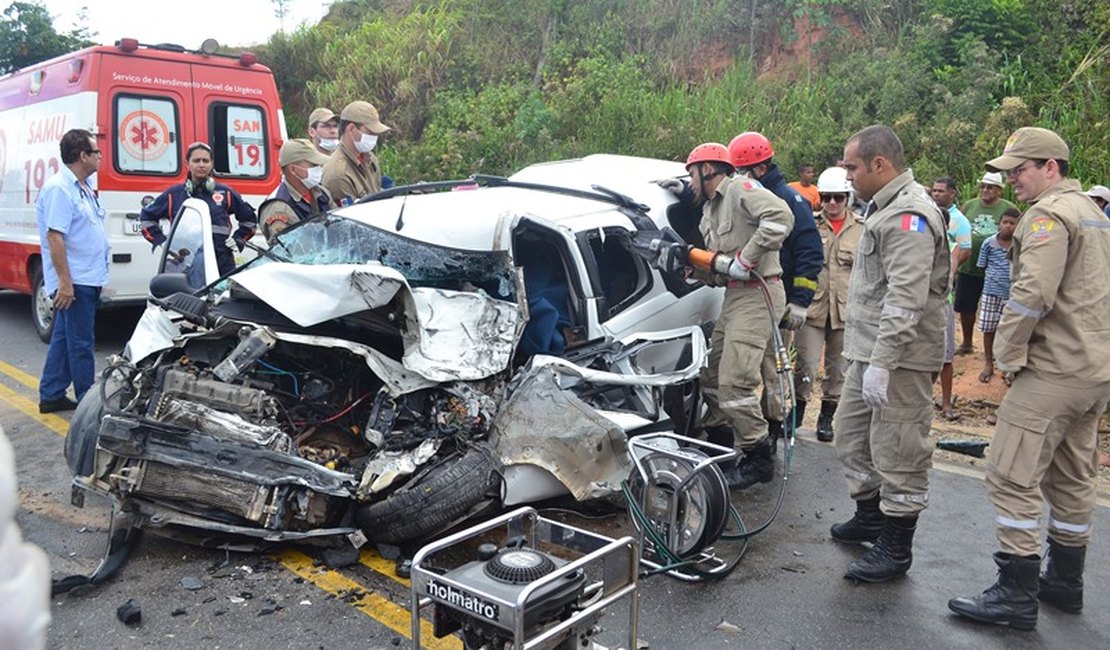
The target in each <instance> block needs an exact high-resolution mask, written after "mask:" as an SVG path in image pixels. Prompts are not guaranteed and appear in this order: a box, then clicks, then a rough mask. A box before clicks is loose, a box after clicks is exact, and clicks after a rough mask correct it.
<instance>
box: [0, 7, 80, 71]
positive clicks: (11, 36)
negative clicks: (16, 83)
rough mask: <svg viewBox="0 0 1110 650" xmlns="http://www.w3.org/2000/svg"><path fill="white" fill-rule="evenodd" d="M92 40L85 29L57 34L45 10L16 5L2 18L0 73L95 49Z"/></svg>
mask: <svg viewBox="0 0 1110 650" xmlns="http://www.w3.org/2000/svg"><path fill="white" fill-rule="evenodd" d="M89 36H90V35H89V30H88V29H87V28H84V27H81V28H78V29H74V30H71V31H69V32H66V33H58V32H57V31H55V29H54V18H53V17H52V16H51V15H50V12H49V11H47V10H46V7H44V6H42V5H40V4H37V3H35V2H13V3H11V4H10V5H8V8H7V9H5V10H4V14H3V16H2V17H0V73H8V72H11V71H12V70H18V69H19V68H25V67H27V66H29V65H33V64H35V63H38V62H40V61H45V60H47V59H52V58H54V57H56V56H61V55H62V54H66V53H67V52H72V51H74V50H79V49H81V48H82V47H87V46H89V45H92V44H93V43H92V41H90V40H89Z"/></svg>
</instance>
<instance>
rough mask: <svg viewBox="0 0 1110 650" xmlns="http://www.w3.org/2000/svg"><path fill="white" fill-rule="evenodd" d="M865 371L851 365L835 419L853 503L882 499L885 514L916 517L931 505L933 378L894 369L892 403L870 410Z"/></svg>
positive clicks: (839, 453) (860, 364) (856, 364)
mask: <svg viewBox="0 0 1110 650" xmlns="http://www.w3.org/2000/svg"><path fill="white" fill-rule="evenodd" d="M867 366H868V364H867V363H865V362H862V361H849V362H848V372H847V374H846V375H845V377H844V391H843V392H842V393H841V396H840V404H839V405H838V406H837V409H836V416H835V425H834V426H835V429H836V453H837V456H839V458H840V460H841V462H843V463H844V468H845V470H846V475H847V477H848V488H849V491H850V493H851V496H852V498H853V499H855V500H857V501H860V500H866V499H870V498H872V497H874V496H875V495H876V494H879V495H881V497H882V499H881V505H880V507H881V508H882V511H883V512H884V513H885V514H887V515H891V516H895V517H907V516H912V515H916V514H917V513H919V512H921V511H922V510H924V509H925V508H926V506H927V505H928V503H929V468H931V467H932V464H933V444H932V443H931V442H930V441H929V429H930V426H931V424H932V421H933V405H932V396H933V382H932V375H933V373H931V372H929V371H926V370H908V369H905V368H896V369H894V370H891V371H890V384H889V385H888V386H887V399H888V403H887V405H886V406H883V407H881V408H878V409H875V410H872V409H871V408H870V407H868V406H867V404H865V403H864V401H863V393H862V390H861V389H862V383H863V373H864V371H865V370H867Z"/></svg>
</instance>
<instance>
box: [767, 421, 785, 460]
mask: <svg viewBox="0 0 1110 650" xmlns="http://www.w3.org/2000/svg"><path fill="white" fill-rule="evenodd" d="M781 439H782V421H781V420H770V419H768V420H767V443H768V444H769V445H770V447H769V449H770V450H771V455H772V456H774V455H775V453H776V451H777V450H778V448H779V440H781Z"/></svg>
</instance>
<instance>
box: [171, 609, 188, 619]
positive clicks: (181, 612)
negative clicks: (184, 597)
mask: <svg viewBox="0 0 1110 650" xmlns="http://www.w3.org/2000/svg"><path fill="white" fill-rule="evenodd" d="M188 613H189V612H188V610H186V609H185V608H184V607H178V608H177V609H175V610H173V611H172V612H170V616H173V617H177V616H184V615H186V614H188Z"/></svg>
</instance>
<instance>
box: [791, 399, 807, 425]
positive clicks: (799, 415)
mask: <svg viewBox="0 0 1110 650" xmlns="http://www.w3.org/2000/svg"><path fill="white" fill-rule="evenodd" d="M793 415H794V432H795V433H797V432H798V429H801V428H802V421H804V420H805V419H806V401H805V400H804V399H799V400H794V411H793Z"/></svg>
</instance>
